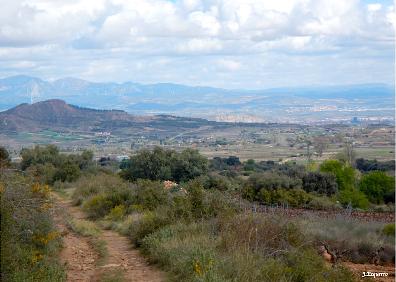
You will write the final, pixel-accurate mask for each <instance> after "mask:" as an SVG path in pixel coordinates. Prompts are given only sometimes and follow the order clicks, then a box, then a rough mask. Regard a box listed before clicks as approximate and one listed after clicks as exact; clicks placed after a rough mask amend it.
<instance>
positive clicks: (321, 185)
mask: <svg viewBox="0 0 396 282" xmlns="http://www.w3.org/2000/svg"><path fill="white" fill-rule="evenodd" d="M302 181H303V189H304V190H305V191H306V192H317V193H319V194H325V195H327V196H331V195H333V194H335V193H337V190H338V189H337V188H338V185H337V180H336V177H335V176H334V175H332V174H329V173H322V172H309V173H308V174H306V175H304V176H303V178H302Z"/></svg>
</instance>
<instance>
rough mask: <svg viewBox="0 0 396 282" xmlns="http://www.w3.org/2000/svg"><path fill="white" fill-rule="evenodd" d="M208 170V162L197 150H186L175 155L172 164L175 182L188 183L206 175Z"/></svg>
mask: <svg viewBox="0 0 396 282" xmlns="http://www.w3.org/2000/svg"><path fill="white" fill-rule="evenodd" d="M207 169H208V161H207V159H206V158H205V157H203V156H202V155H201V154H199V152H198V151H197V150H193V149H186V150H184V151H183V152H181V153H180V154H174V156H173V159H172V163H171V173H172V178H173V180H175V181H177V182H180V181H188V180H190V179H193V178H195V177H197V176H200V175H202V174H205V173H206V172H207Z"/></svg>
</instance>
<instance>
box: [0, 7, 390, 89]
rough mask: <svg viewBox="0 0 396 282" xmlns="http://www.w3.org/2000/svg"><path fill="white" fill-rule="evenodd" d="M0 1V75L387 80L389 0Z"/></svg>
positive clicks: (230, 82)
mask: <svg viewBox="0 0 396 282" xmlns="http://www.w3.org/2000/svg"><path fill="white" fill-rule="evenodd" d="M0 5H1V6H0V7H1V9H0V77H5V76H9V75H15V74H27V75H33V76H38V77H41V78H44V79H56V78H60V77H66V76H67V77H68V76H72V77H79V78H83V79H88V80H92V81H117V82H122V81H136V82H142V83H152V82H175V83H184V84H190V85H210V86H218V87H226V88H251V89H254V88H269V87H278V86H307V85H334V84H354V83H368V82H382V83H389V84H392V83H393V81H394V54H395V53H394V47H395V41H394V39H395V37H394V28H395V25H396V16H395V8H394V4H393V1H392V0H381V1H380V0H377V1H375V0H374V1H371V0H361V1H358V0H175V1H169V0H26V1H20V0H0Z"/></svg>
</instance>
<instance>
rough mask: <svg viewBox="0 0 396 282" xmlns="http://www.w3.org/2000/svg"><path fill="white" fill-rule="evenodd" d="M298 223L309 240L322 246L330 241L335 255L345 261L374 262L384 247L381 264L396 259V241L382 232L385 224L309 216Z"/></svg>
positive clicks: (330, 246) (329, 243) (329, 245)
mask: <svg viewBox="0 0 396 282" xmlns="http://www.w3.org/2000/svg"><path fill="white" fill-rule="evenodd" d="M296 224H298V226H300V229H301V230H302V231H303V232H304V234H305V238H306V240H307V241H313V242H316V243H317V244H318V245H321V244H323V242H326V243H327V244H328V247H329V248H330V249H331V250H332V251H333V252H338V253H344V255H343V259H345V260H350V261H352V262H355V263H370V261H371V259H372V255H373V253H374V252H376V251H377V250H378V249H379V248H380V247H383V248H384V252H381V258H380V259H381V263H389V262H392V259H393V257H394V238H393V237H387V236H385V235H384V234H383V233H382V230H383V228H384V224H383V223H380V222H370V223H366V222H360V221H357V220H352V219H350V218H343V217H338V218H335V219H326V218H323V217H315V216H309V217H305V218H300V219H298V221H297V222H296Z"/></svg>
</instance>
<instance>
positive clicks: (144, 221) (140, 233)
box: [128, 212, 170, 246]
mask: <svg viewBox="0 0 396 282" xmlns="http://www.w3.org/2000/svg"><path fill="white" fill-rule="evenodd" d="M168 224H170V219H169V218H168V217H167V216H166V215H164V214H161V213H158V212H145V213H144V214H143V215H142V217H141V218H140V219H139V220H136V221H135V222H134V224H131V225H130V228H129V231H128V234H129V237H130V239H131V240H132V241H133V242H134V243H135V244H136V245H137V246H140V245H141V244H142V241H143V239H144V238H145V237H146V236H147V235H149V234H151V233H153V232H154V231H156V230H158V229H160V228H161V227H164V226H166V225H168Z"/></svg>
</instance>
